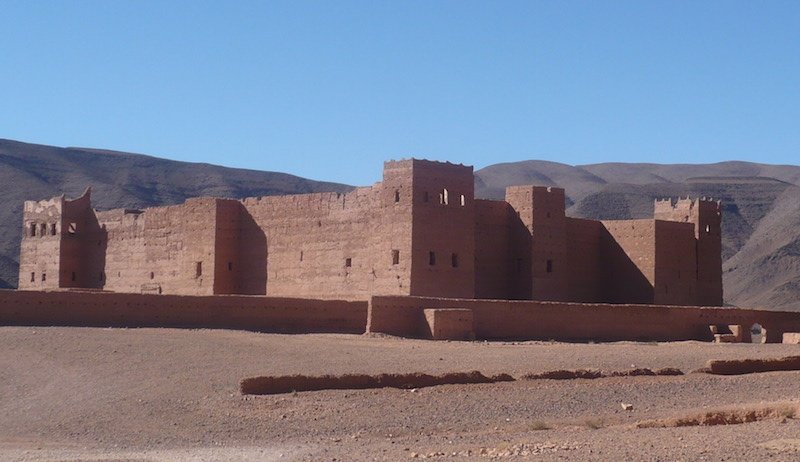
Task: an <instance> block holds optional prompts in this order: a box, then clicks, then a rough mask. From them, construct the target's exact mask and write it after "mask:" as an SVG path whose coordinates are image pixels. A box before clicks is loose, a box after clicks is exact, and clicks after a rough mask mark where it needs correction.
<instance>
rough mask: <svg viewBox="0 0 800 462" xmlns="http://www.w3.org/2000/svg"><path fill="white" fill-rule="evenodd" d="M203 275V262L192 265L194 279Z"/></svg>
mask: <svg viewBox="0 0 800 462" xmlns="http://www.w3.org/2000/svg"><path fill="white" fill-rule="evenodd" d="M202 275H203V262H201V261H198V262H196V263H195V264H194V277H196V278H199V277H200V276H202Z"/></svg>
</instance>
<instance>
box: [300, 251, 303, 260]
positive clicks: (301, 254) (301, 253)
mask: <svg viewBox="0 0 800 462" xmlns="http://www.w3.org/2000/svg"><path fill="white" fill-rule="evenodd" d="M300 261H303V251H302V250H301V251H300Z"/></svg>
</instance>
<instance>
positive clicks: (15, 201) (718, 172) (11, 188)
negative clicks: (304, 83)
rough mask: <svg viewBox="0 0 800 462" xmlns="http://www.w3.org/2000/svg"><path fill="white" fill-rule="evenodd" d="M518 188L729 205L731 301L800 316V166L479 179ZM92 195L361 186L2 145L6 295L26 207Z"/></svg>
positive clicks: (600, 210) (145, 199)
mask: <svg viewBox="0 0 800 462" xmlns="http://www.w3.org/2000/svg"><path fill="white" fill-rule="evenodd" d="M455 160H457V159H455ZM516 184H538V185H545V186H558V187H561V188H564V189H565V190H566V193H567V206H568V209H567V214H568V215H570V216H575V217H584V218H594V219H628V218H645V217H651V216H652V213H653V200H654V199H656V198H665V197H679V196H680V197H686V196H691V197H699V196H706V197H713V198H714V199H720V200H722V203H723V261H724V263H723V271H724V284H725V300H726V302H727V303H730V304H734V305H739V306H758V307H765V308H773V309H786V310H800V166H792V165H766V164H757V163H750V162H721V163H716V164H698V165H689V164H669V165H664V164H638V163H637V164H628V163H603V164H592V165H580V166H571V165H566V164H561V163H556V162H546V161H536V160H531V161H522V162H513V163H503V164H495V165H490V166H488V167H486V168H483V169H480V170H477V171H476V172H475V193H476V196H477V197H481V198H487V199H502V198H503V196H504V194H505V187H506V186H510V185H516ZM88 185H91V186H92V188H93V191H94V194H93V196H92V198H93V201H94V205H95V207H97V208H98V209H111V208H120V207H129V208H135V207H151V206H155V205H164V204H176V203H181V202H183V201H184V200H185V199H187V198H189V197H196V196H219V197H231V198H241V197H252V196H265V195H275V194H298V193H308V192H321V191H341V192H344V191H348V190H350V189H352V188H353V187H352V186H349V185H343V184H337V183H325V182H319V181H312V180H308V179H304V178H300V177H297V176H293V175H289V174H286V173H277V172H261V171H254V170H243V169H233V168H226V167H219V166H215V165H209V164H196V163H189V162H177V161H171V160H166V159H159V158H156V157H150V156H145V155H140V154H129V153H122V152H113V151H103V150H96V149H87V148H57V147H51V146H42V145H35V144H28V143H21V142H17V141H11V140H2V139H0V197H2V198H3V201H2V203H0V287H15V286H16V283H17V273H18V258H19V240H20V234H21V230H22V224H21V223H22V203H23V201H25V200H30V199H45V198H50V197H53V196H57V195H60V194H62V193H66V194H67V196H72V197H76V196H78V195H80V193H82V192H83V190H84V189H85V187H86V186H88Z"/></svg>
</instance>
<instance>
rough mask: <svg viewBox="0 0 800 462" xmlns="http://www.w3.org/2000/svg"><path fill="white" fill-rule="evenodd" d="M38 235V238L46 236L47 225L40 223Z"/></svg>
mask: <svg viewBox="0 0 800 462" xmlns="http://www.w3.org/2000/svg"><path fill="white" fill-rule="evenodd" d="M39 235H40V236H46V235H47V223H42V224H41V225H40V226H39Z"/></svg>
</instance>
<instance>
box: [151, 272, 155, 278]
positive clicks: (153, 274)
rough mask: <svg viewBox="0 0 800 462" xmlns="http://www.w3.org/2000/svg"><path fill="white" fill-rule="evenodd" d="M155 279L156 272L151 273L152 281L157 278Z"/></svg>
mask: <svg viewBox="0 0 800 462" xmlns="http://www.w3.org/2000/svg"><path fill="white" fill-rule="evenodd" d="M155 277H156V273H154V272H152V271H150V279H153V278H155Z"/></svg>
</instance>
